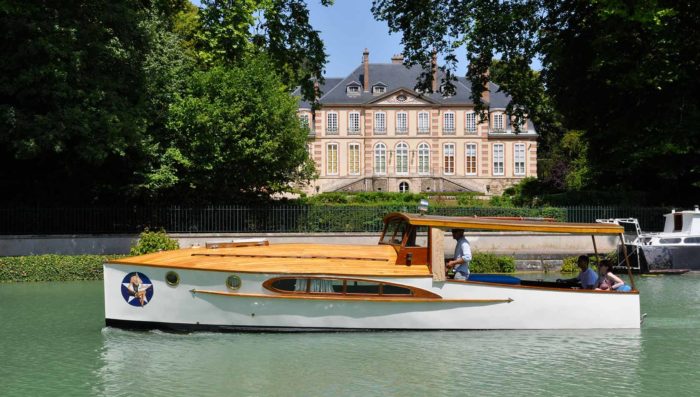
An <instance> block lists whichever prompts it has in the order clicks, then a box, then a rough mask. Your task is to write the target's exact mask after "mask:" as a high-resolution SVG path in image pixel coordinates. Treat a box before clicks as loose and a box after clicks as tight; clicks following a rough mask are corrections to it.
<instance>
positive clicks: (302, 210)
mask: <svg viewBox="0 0 700 397" xmlns="http://www.w3.org/2000/svg"><path fill="white" fill-rule="evenodd" d="M392 211H406V212H415V208H414V207H413V206H405V205H393V206H381V207H375V206H267V207H249V206H238V205H230V206H210V207H179V206H171V207H121V208H114V207H109V208H105V207H89V208H0V234H1V235H27V234H41V235H43V234H123V233H139V232H141V231H142V230H144V229H145V228H150V229H161V228H162V229H164V230H166V231H168V232H170V233H265V232H269V233H275V232H277V233H309V232H377V231H379V230H380V229H381V225H382V218H383V216H384V215H386V214H387V213H389V212H392ZM667 212H669V209H668V208H661V207H653V208H649V207H605V206H591V207H586V206H578V207H568V208H564V207H561V208H556V207H548V208H501V207H431V208H430V213H431V214H436V215H452V216H523V217H551V218H556V219H558V220H560V221H567V222H595V220H596V219H599V218H627V217H632V218H637V219H639V222H640V224H641V225H642V229H643V230H644V231H659V230H662V229H663V222H664V219H663V216H662V215H663V214H664V213H667Z"/></svg>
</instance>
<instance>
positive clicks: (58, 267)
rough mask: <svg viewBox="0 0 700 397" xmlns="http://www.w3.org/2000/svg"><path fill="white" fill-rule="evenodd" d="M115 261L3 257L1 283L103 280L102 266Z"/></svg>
mask: <svg viewBox="0 0 700 397" xmlns="http://www.w3.org/2000/svg"><path fill="white" fill-rule="evenodd" d="M115 257H116V256H113V255H112V256H106V255H75V256H72V255H71V256H69V255H32V256H14V257H12V256H7V257H0V282H16V281H75V280H101V279H102V264H103V263H104V262H106V261H107V260H109V259H112V258H115Z"/></svg>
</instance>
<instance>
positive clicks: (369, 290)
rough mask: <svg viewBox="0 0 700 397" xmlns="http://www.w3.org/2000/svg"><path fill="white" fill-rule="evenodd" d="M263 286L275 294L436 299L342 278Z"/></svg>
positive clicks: (274, 282)
mask: <svg viewBox="0 0 700 397" xmlns="http://www.w3.org/2000/svg"><path fill="white" fill-rule="evenodd" d="M263 286H264V287H265V288H267V289H269V290H272V291H276V292H288V293H295V294H331V295H377V296H406V297H426V296H430V297H438V296H435V295H434V294H431V293H429V292H427V291H422V290H418V291H417V290H414V289H412V288H408V287H403V286H400V285H393V284H385V283H382V282H379V281H366V280H348V279H343V278H315V277H308V278H307V277H304V278H294V277H284V278H277V279H271V280H269V281H267V282H265V283H263Z"/></svg>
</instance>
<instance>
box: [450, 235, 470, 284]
mask: <svg viewBox="0 0 700 397" xmlns="http://www.w3.org/2000/svg"><path fill="white" fill-rule="evenodd" d="M452 238H453V239H455V240H457V245H456V246H455V255H454V258H453V259H452V260H451V261H448V262H447V265H446V266H447V268H448V269H454V271H455V280H466V279H468V278H469V262H470V261H471V260H472V249H471V247H470V246H469V241H467V238H466V237H464V229H452Z"/></svg>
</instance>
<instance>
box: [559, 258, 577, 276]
mask: <svg viewBox="0 0 700 397" xmlns="http://www.w3.org/2000/svg"><path fill="white" fill-rule="evenodd" d="M578 271H579V268H578V257H577V256H569V257H566V258H564V260H563V261H562V264H561V272H562V273H578Z"/></svg>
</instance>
